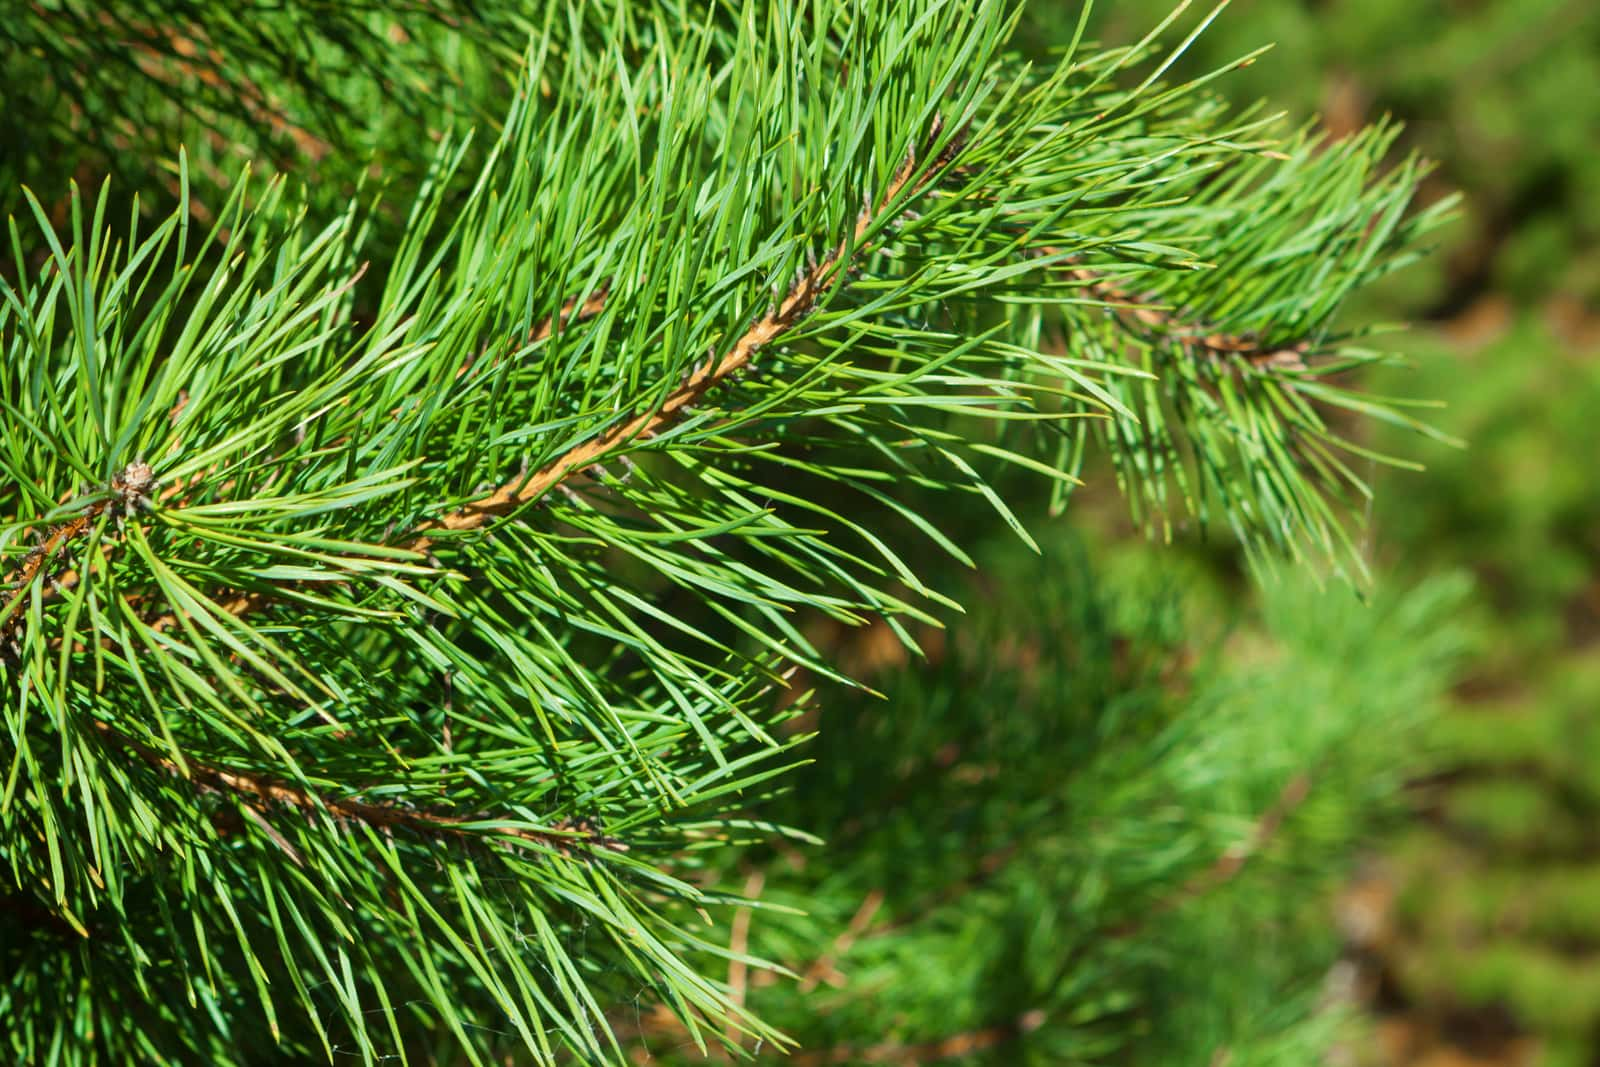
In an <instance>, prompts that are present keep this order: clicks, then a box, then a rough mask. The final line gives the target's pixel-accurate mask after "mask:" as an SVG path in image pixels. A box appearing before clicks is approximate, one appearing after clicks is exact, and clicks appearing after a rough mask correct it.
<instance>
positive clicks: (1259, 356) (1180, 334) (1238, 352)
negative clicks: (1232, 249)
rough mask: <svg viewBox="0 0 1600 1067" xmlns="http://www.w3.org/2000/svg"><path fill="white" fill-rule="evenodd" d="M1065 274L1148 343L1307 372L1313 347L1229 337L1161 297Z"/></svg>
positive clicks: (1075, 270) (1078, 273) (1077, 272)
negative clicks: (1166, 343)
mask: <svg viewBox="0 0 1600 1067" xmlns="http://www.w3.org/2000/svg"><path fill="white" fill-rule="evenodd" d="M1061 251H1062V250H1061V249H1059V248H1053V247H1048V246H1046V247H1043V248H1040V249H1039V250H1038V251H1037V252H1036V253H1035V255H1037V256H1054V255H1059V254H1060V253H1061ZM1067 262H1069V263H1070V262H1071V260H1068V261H1067ZM1064 273H1065V275H1066V276H1067V277H1069V278H1071V279H1073V280H1074V281H1078V282H1081V283H1083V288H1084V291H1085V292H1087V293H1088V294H1089V295H1090V296H1092V297H1094V298H1095V299H1096V300H1099V301H1101V302H1102V303H1104V304H1105V305H1106V306H1107V307H1108V308H1109V309H1110V311H1111V313H1112V314H1114V315H1116V316H1117V318H1119V319H1120V320H1122V322H1123V323H1125V324H1127V325H1128V326H1130V327H1131V328H1133V329H1134V330H1135V331H1136V332H1138V333H1140V334H1143V335H1144V336H1146V337H1159V338H1162V339H1165V340H1170V341H1172V342H1174V343H1176V344H1178V345H1179V346H1181V347H1182V348H1183V349H1184V350H1185V351H1187V352H1188V353H1189V354H1190V355H1192V356H1196V357H1199V358H1203V359H1207V360H1210V361H1212V362H1215V363H1223V364H1226V363H1227V362H1228V361H1230V360H1235V359H1237V360H1243V361H1244V362H1245V363H1247V364H1249V365H1250V366H1251V367H1255V368H1261V369H1264V368H1279V369H1284V370H1304V369H1305V367H1306V362H1305V361H1306V358H1307V356H1309V355H1310V354H1311V344H1310V342H1308V341H1297V342H1295V343H1293V344H1289V345H1264V344H1262V343H1261V341H1260V340H1259V339H1257V338H1255V337H1253V336H1250V335H1248V334H1236V333H1226V332H1223V331H1220V330H1214V329H1212V328H1211V327H1210V326H1208V325H1205V324H1197V323H1194V322H1190V321H1188V320H1186V319H1185V318H1184V316H1183V315H1182V314H1180V313H1178V312H1175V311H1173V310H1172V309H1171V308H1169V307H1166V306H1164V305H1163V303H1162V300H1161V298H1160V297H1159V296H1158V295H1156V294H1154V293H1135V292H1133V291H1132V290H1129V289H1125V288H1123V287H1122V286H1120V285H1118V284H1117V283H1116V282H1114V281H1111V280H1110V279H1109V278H1107V277H1106V276H1105V275H1104V274H1103V273H1101V272H1100V271H1096V270H1092V269H1090V268H1088V267H1073V266H1068V267H1066V268H1065V270H1064Z"/></svg>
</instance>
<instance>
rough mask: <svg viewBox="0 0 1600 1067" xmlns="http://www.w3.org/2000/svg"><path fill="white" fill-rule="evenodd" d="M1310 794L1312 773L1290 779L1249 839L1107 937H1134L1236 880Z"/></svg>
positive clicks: (1227, 851) (1224, 852) (1231, 848)
mask: <svg viewBox="0 0 1600 1067" xmlns="http://www.w3.org/2000/svg"><path fill="white" fill-rule="evenodd" d="M1310 795H1311V776H1310V775H1309V774H1297V775H1295V776H1294V777H1293V778H1291V779H1289V781H1288V782H1286V783H1284V786H1283V789H1282V790H1281V791H1279V793H1278V797H1277V799H1276V800H1275V801H1273V803H1272V806H1271V807H1269V808H1267V810H1266V811H1264V812H1262V813H1261V816H1260V818H1258V819H1257V820H1256V824H1255V829H1254V830H1252V831H1251V833H1250V836H1249V837H1248V838H1246V839H1245V840H1243V841H1240V842H1237V843H1235V844H1233V845H1230V846H1229V847H1228V848H1227V849H1225V850H1224V851H1223V852H1222V854H1221V855H1220V856H1218V857H1217V858H1216V859H1215V860H1214V861H1213V862H1212V863H1211V865H1210V866H1208V867H1206V868H1205V869H1204V870H1202V871H1200V872H1198V873H1197V874H1195V875H1194V876H1193V877H1191V878H1190V879H1189V880H1188V881H1186V882H1184V883H1183V885H1181V886H1179V887H1178V889H1177V891H1176V892H1174V893H1172V894H1171V895H1170V896H1166V897H1163V898H1162V899H1160V900H1158V901H1157V902H1156V903H1155V905H1154V906H1152V907H1151V908H1150V909H1149V910H1147V911H1146V912H1145V913H1144V914H1143V915H1140V916H1138V917H1137V918H1134V919H1130V920H1128V921H1127V922H1124V923H1121V924H1120V925H1117V926H1114V927H1112V928H1111V929H1110V930H1108V931H1107V932H1106V933H1107V936H1109V937H1115V938H1127V937H1132V936H1134V935H1135V934H1137V933H1138V932H1139V931H1140V930H1142V929H1144V927H1146V926H1147V925H1149V923H1151V922H1152V921H1154V920H1155V919H1158V918H1160V917H1161V916H1163V915H1166V914H1168V913H1170V912H1173V911H1176V910H1177V909H1178V908H1180V907H1182V906H1183V905H1185V904H1187V903H1189V902H1190V901H1193V900H1196V899H1198V898H1200V897H1203V896H1206V895H1207V894H1209V893H1214V892H1216V891H1217V890H1218V889H1221V888H1222V887H1223V886H1225V885H1227V884H1228V883H1229V882H1231V881H1233V880H1234V879H1235V878H1237V877H1238V876H1239V875H1240V873H1241V872H1243V870H1244V868H1245V865H1246V864H1248V863H1249V862H1250V860H1251V859H1252V858H1253V857H1255V856H1257V855H1259V854H1260V853H1261V851H1262V850H1263V849H1265V848H1266V847H1267V846H1268V845H1269V844H1271V843H1272V839H1273V838H1274V837H1275V836H1276V835H1277V833H1278V831H1279V830H1280V829H1281V828H1282V826H1283V824H1284V821H1285V820H1287V819H1288V818H1289V817H1290V816H1291V815H1293V814H1294V813H1295V811H1296V810H1297V809H1298V808H1299V807H1300V805H1301V804H1303V803H1305V801H1306V798H1307V797H1308V796H1310Z"/></svg>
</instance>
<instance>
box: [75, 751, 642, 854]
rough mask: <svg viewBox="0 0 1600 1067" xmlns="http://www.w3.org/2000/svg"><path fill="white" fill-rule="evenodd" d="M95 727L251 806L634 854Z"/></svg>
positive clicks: (580, 832)
mask: <svg viewBox="0 0 1600 1067" xmlns="http://www.w3.org/2000/svg"><path fill="white" fill-rule="evenodd" d="M94 725H95V728H96V729H97V730H99V731H100V734H101V736H103V737H104V738H106V740H108V741H110V742H111V743H113V744H115V745H117V746H118V747H119V748H123V749H126V750H128V751H129V752H132V753H133V754H134V755H136V756H138V757H139V758H140V759H142V760H144V761H145V762H146V763H148V764H149V765H150V766H152V767H154V768H156V769H157V770H160V771H165V772H167V773H168V774H171V775H173V776H175V777H178V778H182V779H184V780H186V781H188V782H189V783H190V784H191V785H193V786H194V787H195V788H197V789H199V790H201V791H207V790H209V791H215V792H218V793H225V794H229V795H233V796H236V797H238V798H239V799H240V800H241V802H243V803H246V804H249V803H250V802H251V801H259V802H261V803H263V804H268V805H272V806H277V807H288V808H295V809H298V810H300V811H304V812H307V813H316V812H325V813H327V814H328V815H331V816H333V817H334V818H335V819H346V820H349V821H351V822H360V823H365V824H366V825H368V826H371V827H374V828H376V829H380V830H397V829H398V830H410V831H413V832H415V833H417V834H419V835H421V836H423V837H433V838H440V839H446V840H452V839H453V840H477V839H480V838H481V837H482V835H483V833H485V832H492V833H493V834H494V835H495V836H496V837H501V838H507V839H509V840H512V841H522V842H526V843H529V844H535V845H542V846H544V847H546V848H550V849H554V850H555V851H557V852H560V853H562V854H563V855H569V854H570V852H571V850H572V849H579V850H581V851H584V852H586V853H589V854H591V855H593V854H598V853H600V852H627V851H628V845H627V844H626V843H625V842H623V841H620V840H618V839H617V838H614V837H607V836H606V835H605V834H603V833H601V832H600V830H599V829H598V827H596V826H595V825H593V824H592V823H589V822H587V821H580V820H571V821H563V822H562V823H560V824H558V825H555V826H552V827H550V828H549V829H543V830H535V829H529V828H527V827H502V828H498V829H495V830H493V831H484V830H483V828H482V827H481V826H480V825H479V824H481V823H483V822H485V821H488V820H489V819H490V818H491V817H490V816H486V815H479V816H463V815H451V814H447V813H444V812H437V811H427V810H423V809H419V808H407V807H400V806H398V805H395V804H381V803H375V802H373V801H367V800H358V799H356V798H353V797H346V798H343V799H329V798H326V797H320V796H318V795H317V794H315V793H313V792H312V791H311V790H309V789H306V788H305V787H303V786H298V785H292V784H290V783H287V782H284V781H281V780H279V779H277V778H274V777H273V776H271V775H268V774H261V773H257V772H252V771H241V770H232V769H229V768H226V767H219V766H216V765H213V764H209V763H204V762H201V761H199V760H196V759H193V758H192V757H187V756H186V757H184V758H183V760H182V762H181V763H180V762H179V761H177V760H174V759H173V758H172V757H170V756H167V755H165V754H163V753H161V752H159V751H157V750H156V749H154V748H151V747H150V746H149V745H145V744H142V743H141V742H139V741H136V740H134V739H133V738H131V737H129V736H128V735H126V734H124V733H122V732H121V731H120V730H118V729H116V727H114V726H112V725H111V724H110V723H107V722H102V721H99V720H96V722H95V724H94Z"/></svg>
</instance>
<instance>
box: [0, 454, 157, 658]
mask: <svg viewBox="0 0 1600 1067" xmlns="http://www.w3.org/2000/svg"><path fill="white" fill-rule="evenodd" d="M154 484H155V475H154V473H153V472H152V471H151V469H150V464H148V463H145V462H144V461H142V460H140V461H137V462H135V463H131V464H129V465H128V466H127V467H124V468H123V469H122V470H121V471H120V472H119V473H118V474H117V475H116V477H114V478H113V479H112V480H111V485H110V487H109V492H110V496H109V497H108V498H106V499H103V500H98V501H95V502H94V503H92V504H90V505H89V506H88V507H87V508H85V509H84V510H83V511H82V512H81V513H80V514H78V515H75V516H73V517H72V518H71V519H68V520H67V521H66V522H62V523H58V524H57V525H55V526H52V527H51V528H50V529H49V530H48V531H47V532H46V533H45V536H44V539H43V540H42V541H41V542H40V543H39V544H38V545H36V546H35V547H34V548H33V549H31V550H30V551H29V552H28V554H27V555H26V556H24V557H23V559H22V562H21V563H20V564H19V565H18V566H17V569H16V570H15V571H13V572H12V573H11V574H10V575H8V576H7V577H6V579H5V585H6V587H7V588H10V589H12V590H13V592H12V594H11V599H10V600H9V601H7V602H6V606H5V609H4V612H3V614H0V644H3V643H6V642H9V641H10V640H11V639H12V636H13V634H14V633H15V632H16V629H17V627H18V626H19V625H21V622H22V615H23V611H22V606H23V601H24V600H26V599H27V596H28V587H29V586H30V585H31V584H32V583H33V580H34V579H35V578H37V577H38V576H39V574H40V572H41V571H42V570H43V569H44V568H45V567H46V565H48V564H49V563H50V562H51V561H53V560H55V559H56V558H57V557H59V556H60V555H61V554H62V553H63V552H65V551H66V550H67V547H68V545H70V544H71V543H72V542H73V541H75V540H76V539H78V538H80V537H82V536H83V535H84V534H86V533H88V531H89V528H90V527H91V526H92V525H93V524H94V520H95V519H97V518H99V517H100V516H101V515H104V514H106V513H107V512H108V511H110V510H112V509H113V508H115V507H118V506H119V505H120V506H121V508H122V509H123V511H124V513H125V514H130V515H131V514H132V513H133V511H134V509H135V508H137V507H139V506H141V505H142V504H147V503H148V502H149V496H148V494H149V491H150V489H151V488H152V487H153V486H154ZM76 584H77V574H76V572H71V573H69V574H64V575H60V576H57V577H55V578H53V579H52V581H51V586H52V590H53V591H57V595H59V592H60V591H64V590H66V589H70V588H71V587H72V586H73V585H76Z"/></svg>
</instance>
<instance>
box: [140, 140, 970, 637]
mask: <svg viewBox="0 0 1600 1067" xmlns="http://www.w3.org/2000/svg"><path fill="white" fill-rule="evenodd" d="M942 130H943V119H942V118H941V117H940V116H935V119H934V122H933V124H932V127H931V128H930V130H929V132H928V136H927V138H926V141H927V143H928V144H929V145H932V144H935V143H937V141H938V139H939V135H940V133H941V132H942ZM961 144H962V137H961V136H959V135H958V136H957V137H955V138H953V139H952V140H951V141H950V143H949V144H948V145H947V146H946V147H945V149H944V150H943V151H942V152H941V153H940V155H939V156H938V157H937V158H936V159H934V160H933V161H932V163H931V165H929V166H927V167H925V168H923V169H922V170H921V171H920V172H919V171H918V170H917V166H916V162H917V161H916V154H915V152H912V153H911V154H909V155H907V157H906V158H905V159H904V160H903V161H902V162H901V164H900V166H899V168H898V169H897V170H896V171H895V174H894V177H893V179H892V180H891V181H890V183H889V186H888V188H887V189H886V190H885V192H884V194H883V196H882V197H881V199H880V200H879V202H878V204H877V205H876V206H875V207H872V208H863V209H862V210H861V211H860V212H859V213H858V214H857V216H856V220H855V224H854V226H853V227H852V229H851V232H850V234H849V235H848V236H846V237H845V238H843V239H841V240H840V241H839V242H838V243H837V244H836V245H834V247H833V248H832V250H830V251H829V252H828V254H827V255H826V256H824V257H822V258H821V259H820V260H818V261H817V262H816V263H814V264H812V265H811V266H810V267H808V268H806V269H805V270H803V271H801V273H800V275H799V277H797V278H796V279H795V281H794V283H793V284H792V285H791V286H790V287H789V290H788V291H787V292H786V293H785V294H784V296H783V299H782V300H780V301H778V303H777V304H776V306H775V307H774V308H773V309H772V310H771V311H769V312H767V313H766V314H765V315H763V316H761V317H760V318H758V319H757V320H756V321H755V322H753V323H752V324H751V325H750V326H749V328H747V329H746V330H745V331H744V333H743V334H741V335H740V336H739V338H738V339H737V340H736V341H735V342H734V343H733V345H732V347H731V348H730V349H729V350H728V352H727V353H726V354H725V355H723V356H722V357H721V358H720V359H715V358H712V359H708V360H707V361H706V362H705V363H703V364H701V365H700V366H699V367H697V368H696V369H695V370H694V371H692V372H691V373H690V374H689V375H688V376H687V377H686V378H685V379H684V380H683V382H682V383H680V384H679V385H678V387H677V388H676V389H674V390H673V391H672V392H671V393H669V394H668V395H667V397H666V399H665V400H663V401H662V403H661V404H660V405H659V406H658V407H656V408H655V409H653V410H651V411H648V412H644V413H642V414H639V415H635V416H633V417H632V418H629V419H627V420H625V421H623V422H622V423H619V424H618V425H616V426H613V427H612V428H610V429H608V430H606V431H604V432H602V433H601V434H599V435H598V436H596V437H594V438H592V439H591V440H589V441H587V442H584V443H583V444H580V445H578V446H576V447H574V448H571V449H569V450H568V451H566V452H564V453H563V454H562V455H560V456H558V457H556V458H555V459H554V460H552V461H550V462H549V463H547V464H546V465H545V466H543V467H541V468H540V469H539V470H537V471H535V472H533V473H532V474H531V475H519V476H518V477H517V478H516V479H515V480H512V481H509V482H506V483H504V484H502V485H501V486H500V487H498V488H497V489H495V490H494V491H493V492H491V493H489V494H487V495H485V496H483V497H480V498H479V499H477V500H474V501H471V502H469V503H467V504H464V505H462V506H461V507H459V508H457V509H456V510H455V511H453V512H451V513H449V514H447V515H444V516H442V517H440V518H437V519H432V520H429V521H427V522H424V523H421V524H420V525H418V526H417V527H415V528H414V529H413V530H412V531H411V533H410V535H409V536H407V537H402V538H400V539H398V540H397V541H395V542H394V543H393V546H392V547H398V548H401V549H403V550H405V551H409V552H415V553H417V554H419V555H425V554H427V553H428V552H429V551H430V550H431V549H432V548H433V546H434V544H435V543H436V540H437V537H438V536H439V535H440V534H460V533H466V532H470V531H472V530H476V529H479V528H481V527H483V526H485V525H487V524H488V523H490V522H492V521H494V520H495V519H498V518H502V517H504V516H506V515H509V514H511V513H513V512H515V511H517V510H518V509H520V508H522V507H525V506H527V505H528V504H531V503H533V502H534V501H536V500H538V499H539V498H540V497H542V496H544V495H545V494H546V493H548V492H550V491H551V490H553V489H556V488H558V487H560V486H561V485H562V484H564V483H565V482H566V480H567V479H568V478H569V477H571V476H572V475H574V474H576V473H581V472H583V471H587V470H589V469H590V468H592V467H594V466H595V465H596V464H598V463H600V462H602V461H603V460H604V459H605V458H606V457H607V456H609V455H610V454H612V453H613V452H616V451H618V450H620V449H622V448H625V447H626V446H628V445H631V444H633V443H635V442H637V441H639V440H641V439H644V438H648V437H651V436H654V435H655V434H658V433H660V432H661V431H662V430H664V429H666V428H668V427H669V426H671V425H672V424H674V423H675V422H677V421H678V420H679V419H681V418H682V417H683V416H684V415H686V414H687V413H688V412H689V411H691V410H692V409H693V407H694V405H695V404H696V403H698V402H699V401H700V400H702V399H703V398H704V397H705V396H706V394H707V393H709V392H711V391H712V390H713V389H715V388H716V387H717V386H719V385H721V384H723V383H724V382H727V381H729V380H730V379H733V378H736V377H738V376H739V375H741V374H743V373H744V372H745V371H747V370H748V369H749V367H750V365H751V363H752V361H753V360H754V359H755V357H756V355H757V354H758V353H759V352H760V351H761V349H762V348H764V347H766V346H767V345H770V344H773V343H774V342H776V341H778V340H779V339H780V338H781V337H782V336H783V335H784V334H785V333H786V332H788V331H789V330H792V329H793V328H794V327H795V326H797V325H798V324H799V323H801V322H803V321H804V320H805V318H806V316H807V315H808V314H809V313H810V312H811V310H812V309H813V308H814V307H815V306H816V305H817V302H818V301H819V300H821V299H822V298H824V297H825V296H827V295H828V294H829V292H830V291H832V290H833V289H834V288H835V286H836V285H837V284H838V283H839V281H840V280H841V279H842V278H843V277H844V275H845V273H846V267H847V266H848V260H849V258H850V257H852V256H854V257H860V256H863V255H865V254H866V253H867V252H869V251H870V245H868V244H866V243H864V239H865V238H866V237H867V235H868V234H870V233H871V232H872V231H873V229H874V228H875V227H877V226H880V225H882V224H883V222H884V219H883V214H884V212H885V211H886V210H887V209H888V208H889V207H890V206H891V205H893V204H894V203H896V202H897V200H899V199H900V198H901V196H902V195H904V196H905V197H906V198H907V199H909V198H911V197H915V196H916V195H918V194H919V193H921V192H922V191H924V190H925V189H926V188H927V187H928V186H929V185H930V184H932V183H933V182H934V181H935V180H936V179H937V178H938V176H939V175H940V174H941V173H943V172H944V170H945V168H946V167H948V166H949V164H950V163H951V161H952V160H953V159H955V157H956V155H957V154H958V153H959V151H960V148H961ZM606 296H607V293H606V291H604V290H602V291H600V292H597V293H594V294H591V295H590V296H588V297H586V298H584V300H583V301H582V302H577V301H576V298H573V297H569V298H568V299H567V300H566V301H565V302H564V303H563V305H562V310H561V312H560V314H559V315H558V316H557V319H559V321H560V322H561V323H563V324H565V323H566V322H567V321H568V320H570V319H572V318H578V319H582V318H586V317H589V316H590V315H593V314H598V313H599V311H600V310H601V309H602V308H603V307H604V306H605V300H606ZM553 329H554V326H553V324H552V320H546V321H545V322H544V323H541V324H540V325H539V326H538V327H536V328H535V329H534V331H533V332H532V334H530V338H531V339H534V340H542V339H544V338H546V337H548V336H549V335H550V333H551V332H552V330H553ZM275 599H276V598H275V597H274V596H273V595H272V594H271V593H269V592H261V593H249V594H245V595H241V596H238V597H235V598H233V599H232V600H229V601H227V602H225V603H224V604H223V609H224V610H225V611H226V612H227V613H228V614H231V615H235V616H240V615H248V614H252V613H255V612H258V611H261V610H262V609H264V608H265V607H266V606H267V605H269V604H271V603H272V602H274V600H275ZM177 621H178V619H177V616H176V615H175V614H172V613H167V614H163V615H161V616H159V617H156V618H153V619H151V620H149V625H150V627H151V629H152V630H154V631H156V632H158V633H159V632H161V631H163V630H166V629H168V628H170V627H172V626H174V625H176V624H177Z"/></svg>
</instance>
